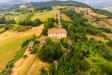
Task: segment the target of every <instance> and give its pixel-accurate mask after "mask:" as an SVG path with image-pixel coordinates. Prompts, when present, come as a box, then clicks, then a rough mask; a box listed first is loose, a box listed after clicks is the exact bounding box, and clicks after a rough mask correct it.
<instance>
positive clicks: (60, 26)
mask: <svg viewBox="0 0 112 75" xmlns="http://www.w3.org/2000/svg"><path fill="white" fill-rule="evenodd" d="M57 17H58V25H59V28H62V25H61V12H60V10H59V11H58V13H57Z"/></svg>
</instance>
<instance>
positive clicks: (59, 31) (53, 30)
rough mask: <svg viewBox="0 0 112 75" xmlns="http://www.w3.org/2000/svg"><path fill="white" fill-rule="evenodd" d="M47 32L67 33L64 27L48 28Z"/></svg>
mask: <svg viewBox="0 0 112 75" xmlns="http://www.w3.org/2000/svg"><path fill="white" fill-rule="evenodd" d="M49 33H67V32H66V30H65V29H49V30H48V34H49Z"/></svg>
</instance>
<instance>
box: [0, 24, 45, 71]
mask: <svg viewBox="0 0 112 75" xmlns="http://www.w3.org/2000/svg"><path fill="white" fill-rule="evenodd" d="M42 28H43V25H41V26H39V27H34V28H32V29H30V30H28V31H26V32H13V31H6V32H4V33H2V34H1V35H0V71H1V70H3V69H4V67H5V66H6V64H7V62H8V61H9V60H11V59H12V58H13V57H14V55H15V53H16V52H17V50H18V49H19V47H20V46H21V44H22V42H23V41H24V40H25V39H27V38H30V36H31V35H32V34H39V32H40V31H41V30H42Z"/></svg>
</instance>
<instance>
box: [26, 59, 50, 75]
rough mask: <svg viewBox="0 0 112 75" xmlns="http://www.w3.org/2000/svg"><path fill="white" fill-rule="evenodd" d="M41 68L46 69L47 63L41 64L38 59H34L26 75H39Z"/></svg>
mask: <svg viewBox="0 0 112 75" xmlns="http://www.w3.org/2000/svg"><path fill="white" fill-rule="evenodd" d="M42 68H45V69H47V68H48V63H45V62H42V61H41V60H40V59H38V58H36V59H35V61H34V62H33V64H32V66H31V67H30V69H29V70H28V72H27V74H26V75H40V72H41V71H40V70H41V69H42Z"/></svg>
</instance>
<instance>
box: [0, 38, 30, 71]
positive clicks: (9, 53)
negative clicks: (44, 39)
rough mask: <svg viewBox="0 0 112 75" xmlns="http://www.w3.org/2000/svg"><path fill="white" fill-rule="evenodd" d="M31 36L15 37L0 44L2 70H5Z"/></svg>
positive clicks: (0, 65) (0, 66)
mask: <svg viewBox="0 0 112 75" xmlns="http://www.w3.org/2000/svg"><path fill="white" fill-rule="evenodd" d="M28 37H29V36H24V37H16V36H15V37H13V38H9V39H5V40H4V41H1V42H0V70H3V69H4V68H5V65H6V64H7V62H8V61H9V60H10V59H12V57H14V55H15V53H16V52H17V50H18V49H19V47H20V46H21V44H22V42H23V41H24V40H25V39H26V38H28Z"/></svg>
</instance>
